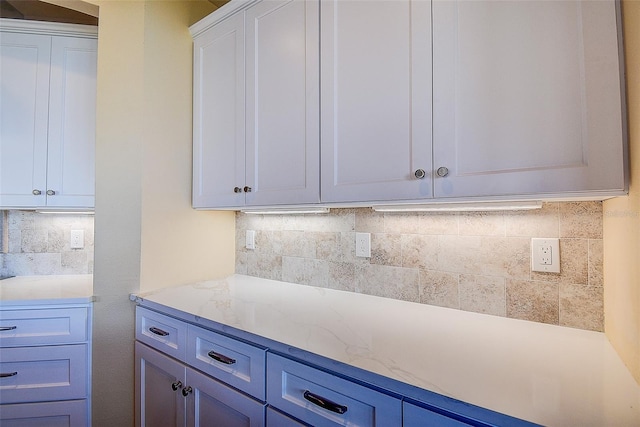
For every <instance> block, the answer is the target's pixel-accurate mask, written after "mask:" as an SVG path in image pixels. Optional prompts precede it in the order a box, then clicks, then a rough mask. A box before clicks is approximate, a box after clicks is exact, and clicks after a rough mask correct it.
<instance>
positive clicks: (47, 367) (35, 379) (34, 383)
mask: <svg viewBox="0 0 640 427" xmlns="http://www.w3.org/2000/svg"><path fill="white" fill-rule="evenodd" d="M87 357H88V345H87V344H75V345H60V346H50V347H14V348H2V349H0V403H1V404H5V403H20V402H40V401H47V400H69V399H82V398H85V397H87Z"/></svg>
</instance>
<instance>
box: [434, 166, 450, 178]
mask: <svg viewBox="0 0 640 427" xmlns="http://www.w3.org/2000/svg"><path fill="white" fill-rule="evenodd" d="M436 175H438V176H439V177H440V178H443V177H445V176H447V175H449V169H447V168H445V167H444V166H441V167H439V168H438V169H437V170H436Z"/></svg>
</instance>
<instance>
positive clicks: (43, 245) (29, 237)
mask: <svg viewBox="0 0 640 427" xmlns="http://www.w3.org/2000/svg"><path fill="white" fill-rule="evenodd" d="M21 248H22V252H24V253H33V252H37V253H41V252H46V251H47V231H46V230H43V229H37V228H34V229H26V230H22V242H21Z"/></svg>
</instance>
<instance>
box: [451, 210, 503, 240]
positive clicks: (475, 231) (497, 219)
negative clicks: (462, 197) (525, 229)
mask: <svg viewBox="0 0 640 427" xmlns="http://www.w3.org/2000/svg"><path fill="white" fill-rule="evenodd" d="M458 233H459V234H460V235H461V236H504V235H505V221H504V214H503V213H502V212H466V213H461V214H460V215H459V216H458Z"/></svg>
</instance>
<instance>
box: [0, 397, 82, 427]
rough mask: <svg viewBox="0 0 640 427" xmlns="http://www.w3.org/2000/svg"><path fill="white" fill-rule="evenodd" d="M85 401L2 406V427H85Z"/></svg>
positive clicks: (0, 418)
mask: <svg viewBox="0 0 640 427" xmlns="http://www.w3.org/2000/svg"><path fill="white" fill-rule="evenodd" d="M87 412H88V410H87V402H86V400H69V401H62V402H39V403H22V404H16V405H2V410H1V411H0V424H2V427H25V426H28V427H86V426H87V419H88V414H87Z"/></svg>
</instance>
